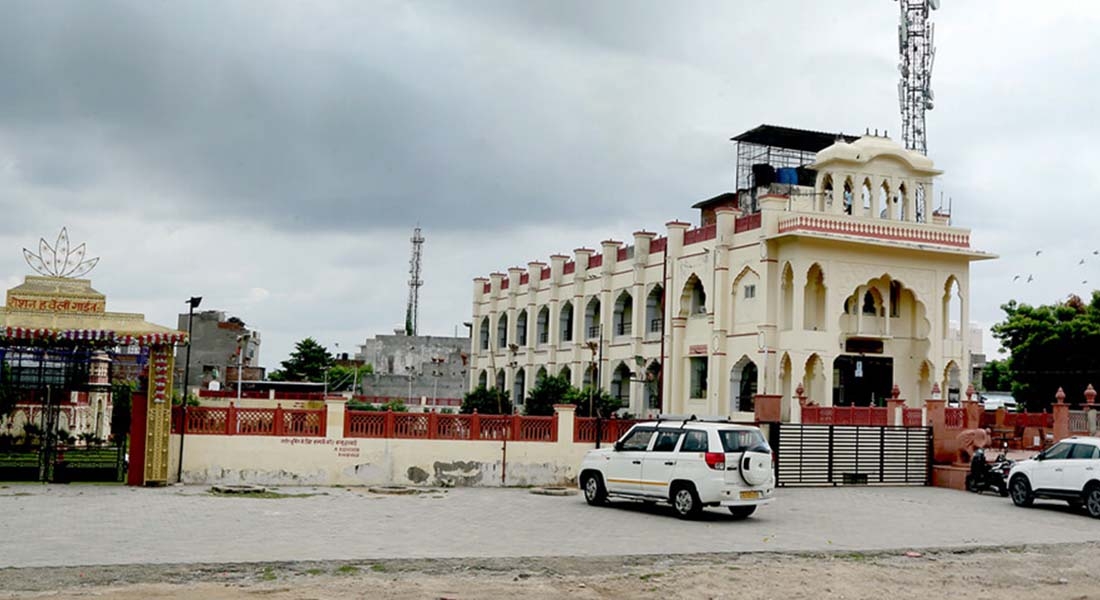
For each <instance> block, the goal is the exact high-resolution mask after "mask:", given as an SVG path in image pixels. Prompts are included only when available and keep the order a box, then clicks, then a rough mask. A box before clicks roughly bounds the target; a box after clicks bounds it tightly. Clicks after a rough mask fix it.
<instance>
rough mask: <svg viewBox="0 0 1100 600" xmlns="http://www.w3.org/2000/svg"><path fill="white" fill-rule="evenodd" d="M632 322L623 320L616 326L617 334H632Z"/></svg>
mask: <svg viewBox="0 0 1100 600" xmlns="http://www.w3.org/2000/svg"><path fill="white" fill-rule="evenodd" d="M630 330H631V324H630V323H629V322H627V321H623V322H621V323H619V324H618V325H616V326H615V335H630Z"/></svg>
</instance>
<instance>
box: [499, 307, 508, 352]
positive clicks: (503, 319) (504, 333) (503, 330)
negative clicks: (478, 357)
mask: <svg viewBox="0 0 1100 600" xmlns="http://www.w3.org/2000/svg"><path fill="white" fill-rule="evenodd" d="M507 347H508V315H507V314H501V315H500V317H499V318H497V350H503V349H504V348H507Z"/></svg>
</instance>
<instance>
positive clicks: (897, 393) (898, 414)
mask: <svg viewBox="0 0 1100 600" xmlns="http://www.w3.org/2000/svg"><path fill="white" fill-rule="evenodd" d="M904 408H905V400H902V399H901V388H900V387H898V384H896V383H895V384H894V387H893V388H892V389H891V390H890V399H889V400H887V401H886V415H887V417H886V424H887V425H894V426H895V427H900V426H901V425H904V424H905V421H904V418H903V415H902V410H903V409H904Z"/></svg>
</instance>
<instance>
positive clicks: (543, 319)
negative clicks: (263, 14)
mask: <svg viewBox="0 0 1100 600" xmlns="http://www.w3.org/2000/svg"><path fill="white" fill-rule="evenodd" d="M535 335H536V336H537V337H536V339H535V345H537V346H541V345H543V344H545V343H547V342H549V341H550V309H549V308H546V307H545V306H544V307H542V308H540V309H539V316H538V318H537V319H536V322H535Z"/></svg>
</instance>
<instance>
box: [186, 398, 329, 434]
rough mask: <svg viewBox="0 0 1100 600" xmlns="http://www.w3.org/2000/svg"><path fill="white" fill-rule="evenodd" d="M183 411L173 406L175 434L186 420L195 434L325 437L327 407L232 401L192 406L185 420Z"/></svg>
mask: <svg viewBox="0 0 1100 600" xmlns="http://www.w3.org/2000/svg"><path fill="white" fill-rule="evenodd" d="M183 413H184V410H183V407H179V406H177V407H174V408H173V409H172V432H173V433H179V432H180V423H181V422H183V421H184V420H186V429H185V431H186V433H190V434H195V435H270V436H284V435H285V436H290V435H293V436H299V437H324V436H325V424H326V420H325V415H326V411H325V409H320V410H306V409H285V408H283V407H282V406H276V407H275V408H237V407H236V406H235V405H234V404H233V403H232V402H230V403H229V406H227V407H221V406H189V407H187V416H186V419H185V417H184V414H183Z"/></svg>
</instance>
